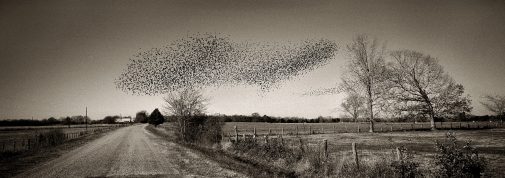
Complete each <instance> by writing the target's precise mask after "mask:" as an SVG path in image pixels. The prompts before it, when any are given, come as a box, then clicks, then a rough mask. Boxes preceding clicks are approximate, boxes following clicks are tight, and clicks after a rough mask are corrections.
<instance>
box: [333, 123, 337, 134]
mask: <svg viewBox="0 0 505 178" xmlns="http://www.w3.org/2000/svg"><path fill="white" fill-rule="evenodd" d="M333 133H337V129H336V128H335V124H333Z"/></svg>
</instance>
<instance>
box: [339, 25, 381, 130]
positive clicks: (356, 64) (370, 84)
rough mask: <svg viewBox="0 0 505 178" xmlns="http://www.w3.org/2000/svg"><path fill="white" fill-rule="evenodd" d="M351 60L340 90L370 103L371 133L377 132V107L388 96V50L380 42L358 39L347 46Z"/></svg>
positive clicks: (368, 105) (368, 106)
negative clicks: (383, 96) (385, 94)
mask: <svg viewBox="0 0 505 178" xmlns="http://www.w3.org/2000/svg"><path fill="white" fill-rule="evenodd" d="M347 52H348V55H349V58H350V61H349V64H348V65H347V71H346V73H345V74H344V75H343V76H342V83H341V85H340V87H341V89H343V90H344V91H346V92H348V93H356V94H358V95H359V96H361V97H363V98H365V100H366V102H367V110H368V111H367V113H368V120H369V122H370V130H369V132H373V131H374V115H375V113H374V112H377V111H376V110H375V108H380V106H379V105H380V101H381V99H382V97H381V96H382V95H383V93H385V90H384V89H385V88H386V87H385V85H384V84H386V83H387V82H386V79H387V69H386V64H385V60H384V55H385V47H384V46H382V45H380V44H379V42H378V40H376V39H373V40H370V39H369V38H368V37H367V36H366V35H358V36H356V37H355V38H354V39H353V41H352V43H351V44H349V45H347Z"/></svg>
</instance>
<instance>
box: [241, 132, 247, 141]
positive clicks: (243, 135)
mask: <svg viewBox="0 0 505 178" xmlns="http://www.w3.org/2000/svg"><path fill="white" fill-rule="evenodd" d="M245 136H246V135H245V133H243V134H242V137H244V139H243V140H244V141H245V138H246V137H245Z"/></svg>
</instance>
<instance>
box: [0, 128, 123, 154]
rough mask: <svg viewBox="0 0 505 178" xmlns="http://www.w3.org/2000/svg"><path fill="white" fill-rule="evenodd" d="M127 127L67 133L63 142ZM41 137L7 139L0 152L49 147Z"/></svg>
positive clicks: (3, 141)
mask: <svg viewBox="0 0 505 178" xmlns="http://www.w3.org/2000/svg"><path fill="white" fill-rule="evenodd" d="M124 126H127V125H113V126H109V127H105V126H100V127H91V128H88V130H87V131H78V132H67V133H63V134H64V136H63V137H64V138H63V141H70V140H74V139H77V138H80V137H83V136H87V135H90V134H95V133H101V132H106V131H109V130H112V129H115V128H119V127H124ZM58 129H62V128H55V129H52V130H58ZM42 137H43V135H42V133H36V134H34V135H31V136H29V137H27V138H21V139H8V140H2V141H0V144H1V147H0V149H1V150H0V152H6V151H11V152H19V151H27V150H32V149H35V148H39V147H42V146H49V145H44V144H47V143H46V142H47V139H48V138H43V139H45V140H41V138H42ZM51 139H56V138H51Z"/></svg>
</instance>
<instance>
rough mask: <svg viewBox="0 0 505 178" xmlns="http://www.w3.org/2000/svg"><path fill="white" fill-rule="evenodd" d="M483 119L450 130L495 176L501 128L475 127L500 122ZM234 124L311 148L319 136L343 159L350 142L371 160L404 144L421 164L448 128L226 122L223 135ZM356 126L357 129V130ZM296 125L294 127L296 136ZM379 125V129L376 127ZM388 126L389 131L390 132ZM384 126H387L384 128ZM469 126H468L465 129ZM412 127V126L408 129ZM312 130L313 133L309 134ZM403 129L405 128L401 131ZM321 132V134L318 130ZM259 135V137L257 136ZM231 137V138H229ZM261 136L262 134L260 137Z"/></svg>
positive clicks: (503, 164)
mask: <svg viewBox="0 0 505 178" xmlns="http://www.w3.org/2000/svg"><path fill="white" fill-rule="evenodd" d="M496 124H497V123H487V122H469V123H461V126H462V127H461V129H459V128H460V127H459V125H460V123H456V122H455V123H452V128H453V130H452V132H454V133H455V136H456V138H457V139H458V140H459V141H461V142H464V141H468V140H471V141H472V144H473V145H474V146H476V147H477V149H478V150H479V153H480V155H482V156H484V157H485V158H486V159H487V160H488V162H489V169H488V171H487V172H486V175H487V176H492V177H496V176H498V177H499V173H501V172H502V171H501V170H504V169H505V129H503V128H495V129H477V128H491V127H493V128H494V127H496V126H499V127H500V126H501V125H500V124H499V123H498V125H496ZM234 126H237V128H238V132H239V138H240V136H241V135H242V134H243V133H245V134H247V135H250V134H252V130H254V128H256V132H257V134H258V135H264V134H268V130H269V129H270V131H271V135H272V136H271V137H273V138H275V137H277V136H276V135H278V134H281V133H282V129H284V134H285V135H284V136H283V139H284V140H285V142H286V143H287V144H289V145H291V146H293V147H296V146H297V145H299V140H300V139H302V140H303V142H305V143H307V144H309V145H310V146H311V147H312V148H314V149H321V148H322V143H323V140H327V142H328V152H329V154H330V158H331V159H338V160H346V159H352V150H351V149H352V148H351V145H352V143H356V144H357V145H358V146H357V147H358V150H359V151H358V154H359V155H360V159H362V160H365V161H374V160H377V159H381V158H383V157H390V158H394V156H395V155H394V150H395V148H396V147H400V146H404V147H406V148H407V149H408V150H409V151H410V152H412V153H413V155H414V158H415V160H416V161H418V162H420V163H421V167H425V168H426V167H429V166H430V164H432V163H431V160H432V158H433V156H434V154H435V141H436V140H443V139H444V138H445V134H446V133H447V132H448V131H449V130H450V128H451V124H450V123H442V124H441V125H440V123H437V127H438V128H443V129H441V130H437V131H428V130H429V123H418V124H414V126H412V125H411V124H410V123H408V124H400V123H378V124H377V125H376V131H378V133H368V132H367V131H368V124H366V123H310V124H308V123H305V124H302V123H295V124H291V123H290V124H282V123H274V124H273V123H240V122H235V123H226V124H225V127H224V132H225V133H226V135H234ZM358 126H359V127H360V133H357V131H358ZM296 127H298V133H299V136H296V134H293V133H296ZM381 127H382V128H383V129H382V130H383V131H382V132H380V131H381V129H380V128H381ZM391 127H392V128H393V132H390V129H391ZM386 128H388V129H386ZM468 128H471V129H468ZM412 129H413V130H412ZM309 130H312V132H314V130H315V133H316V134H309ZM403 130H405V131H403ZM319 133H325V134H319ZM260 138H261V137H260ZM232 139H233V138H232ZM261 139H263V138H261Z"/></svg>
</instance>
